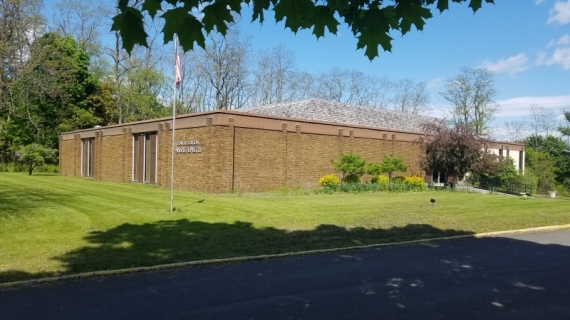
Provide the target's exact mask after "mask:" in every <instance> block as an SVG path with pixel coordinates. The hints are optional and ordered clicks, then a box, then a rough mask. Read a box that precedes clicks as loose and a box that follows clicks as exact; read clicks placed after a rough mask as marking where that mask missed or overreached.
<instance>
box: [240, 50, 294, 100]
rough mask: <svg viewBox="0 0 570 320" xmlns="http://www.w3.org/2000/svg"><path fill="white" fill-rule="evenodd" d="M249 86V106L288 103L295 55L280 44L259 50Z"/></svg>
mask: <svg viewBox="0 0 570 320" xmlns="http://www.w3.org/2000/svg"><path fill="white" fill-rule="evenodd" d="M256 58H257V59H256V67H255V69H254V71H253V83H252V85H251V91H252V93H251V104H252V105H262V104H270V103H279V102H283V101H290V100H291V99H292V96H293V94H292V92H291V87H293V83H294V82H295V79H294V78H293V75H294V72H295V69H296V65H295V54H294V53H293V52H292V51H290V50H288V49H287V48H286V47H285V45H283V44H280V45H278V46H276V47H274V48H271V49H269V50H261V51H260V52H259V53H258V54H257V57H256Z"/></svg>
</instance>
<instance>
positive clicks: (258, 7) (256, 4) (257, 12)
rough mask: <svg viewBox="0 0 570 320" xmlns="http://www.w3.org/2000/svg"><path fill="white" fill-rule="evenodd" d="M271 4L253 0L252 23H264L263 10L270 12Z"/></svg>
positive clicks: (261, 0)
mask: <svg viewBox="0 0 570 320" xmlns="http://www.w3.org/2000/svg"><path fill="white" fill-rule="evenodd" d="M270 4H271V0H253V15H252V17H251V22H253V21H255V20H257V19H259V23H263V21H264V20H265V18H264V16H263V10H269V5H270Z"/></svg>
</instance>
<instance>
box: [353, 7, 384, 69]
mask: <svg viewBox="0 0 570 320" xmlns="http://www.w3.org/2000/svg"><path fill="white" fill-rule="evenodd" d="M363 12H364V13H363V14H364V16H363V17H362V19H361V20H359V21H356V22H355V25H356V24H357V23H358V26H357V27H356V28H357V29H356V30H357V32H359V33H360V35H359V36H358V43H357V45H356V47H357V48H358V49H362V48H364V47H366V50H365V55H366V56H367V57H368V59H370V60H372V59H374V58H375V57H377V56H378V45H381V46H382V48H383V49H384V51H391V50H392V43H391V41H392V37H390V36H389V35H388V33H389V31H390V19H389V18H388V17H387V16H386V15H385V8H383V9H369V10H367V11H363Z"/></svg>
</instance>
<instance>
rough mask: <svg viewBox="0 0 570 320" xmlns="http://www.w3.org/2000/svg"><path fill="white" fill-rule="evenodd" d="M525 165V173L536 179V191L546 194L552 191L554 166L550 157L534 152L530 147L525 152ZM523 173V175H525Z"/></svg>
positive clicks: (545, 153) (554, 181)
mask: <svg viewBox="0 0 570 320" xmlns="http://www.w3.org/2000/svg"><path fill="white" fill-rule="evenodd" d="M525 164H526V168H525V170H526V171H527V172H526V173H530V174H532V175H533V176H535V177H536V179H537V191H538V192H539V193H547V192H548V191H552V190H554V185H555V184H556V178H557V177H556V174H555V171H556V164H555V162H554V159H553V157H552V155H550V154H549V153H548V152H544V151H536V150H534V149H533V148H532V147H528V148H526V150H525ZM526 173H525V174H526Z"/></svg>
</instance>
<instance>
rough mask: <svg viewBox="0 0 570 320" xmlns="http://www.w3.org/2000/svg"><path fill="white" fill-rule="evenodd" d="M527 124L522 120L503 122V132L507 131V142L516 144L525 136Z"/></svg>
mask: <svg viewBox="0 0 570 320" xmlns="http://www.w3.org/2000/svg"><path fill="white" fill-rule="evenodd" d="M526 128H527V124H526V122H525V121H524V120H512V121H505V130H506V131H507V139H508V141H512V142H518V141H521V140H522V139H523V138H524V136H525V129H526Z"/></svg>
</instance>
